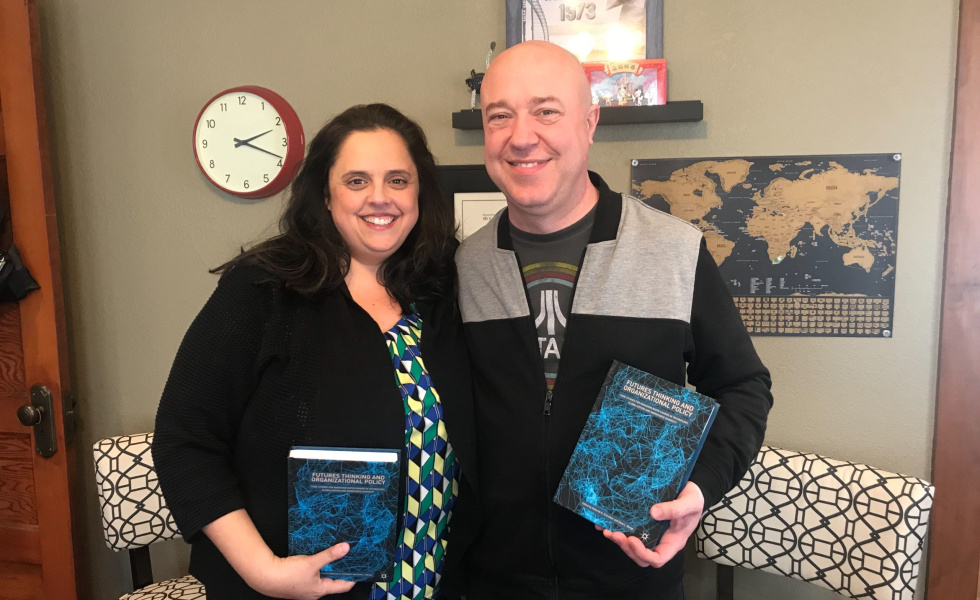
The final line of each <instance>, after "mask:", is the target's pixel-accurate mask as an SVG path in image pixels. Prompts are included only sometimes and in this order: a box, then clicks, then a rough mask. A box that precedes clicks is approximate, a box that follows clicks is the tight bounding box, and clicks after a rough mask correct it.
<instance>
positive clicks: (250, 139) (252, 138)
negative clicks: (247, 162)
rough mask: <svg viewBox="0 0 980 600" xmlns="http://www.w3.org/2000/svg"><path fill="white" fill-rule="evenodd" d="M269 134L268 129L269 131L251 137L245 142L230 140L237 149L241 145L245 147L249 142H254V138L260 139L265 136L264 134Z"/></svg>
mask: <svg viewBox="0 0 980 600" xmlns="http://www.w3.org/2000/svg"><path fill="white" fill-rule="evenodd" d="M271 132H272V130H271V129H270V130H269V131H266V132H263V133H260V134H259V135H253V136H252V137H250V138H248V139H247V140H240V139H238V138H232V139H234V140H235V147H236V148H237V147H239V146H241V145H243V144H244V145H246V146H248V145H249V142H251V141H252V140H254V139H256V138H260V137H262V136H263V135H265V134H266V133H271Z"/></svg>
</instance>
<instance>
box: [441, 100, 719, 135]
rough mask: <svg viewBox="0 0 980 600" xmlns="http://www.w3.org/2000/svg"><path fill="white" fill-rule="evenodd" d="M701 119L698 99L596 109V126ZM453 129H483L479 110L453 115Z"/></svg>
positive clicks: (701, 109) (679, 121)
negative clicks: (597, 118)
mask: <svg viewBox="0 0 980 600" xmlns="http://www.w3.org/2000/svg"><path fill="white" fill-rule="evenodd" d="M702 119H704V105H703V104H701V101H700V100H682V101H679V102H668V103H667V104H661V105H659V106H606V107H603V108H600V109H599V125H635V124H641V123H683V122H696V121H701V120H702ZM453 129H464V130H468V129H483V113H482V112H481V111H480V109H476V110H461V111H459V112H454V113H453Z"/></svg>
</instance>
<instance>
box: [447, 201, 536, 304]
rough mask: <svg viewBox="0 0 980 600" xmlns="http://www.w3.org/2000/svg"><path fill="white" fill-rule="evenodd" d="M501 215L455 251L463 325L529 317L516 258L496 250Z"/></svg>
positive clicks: (506, 251) (508, 251)
mask: <svg viewBox="0 0 980 600" xmlns="http://www.w3.org/2000/svg"><path fill="white" fill-rule="evenodd" d="M502 214H503V211H500V212H498V213H497V214H496V215H495V216H494V217H493V219H491V220H490V222H489V223H487V224H486V225H484V226H483V227H481V228H480V229H479V230H478V231H477V232H476V233H474V234H473V235H471V236H470V237H468V238H466V239H465V240H464V241H463V243H462V244H460V246H459V249H458V250H457V251H456V270H457V271H458V272H459V308H460V312H461V313H462V315H463V322H464V323H474V322H480V321H493V320H496V319H514V318H518V317H526V316H528V315H530V314H531V311H530V308H528V304H527V298H526V296H525V293H524V280H523V279H522V278H521V269H520V265H519V264H518V262H517V255H516V254H515V253H514V252H513V251H510V250H501V249H500V248H498V247H497V226H498V223H499V222H500V218H501V215H502ZM488 261H489V263H488Z"/></svg>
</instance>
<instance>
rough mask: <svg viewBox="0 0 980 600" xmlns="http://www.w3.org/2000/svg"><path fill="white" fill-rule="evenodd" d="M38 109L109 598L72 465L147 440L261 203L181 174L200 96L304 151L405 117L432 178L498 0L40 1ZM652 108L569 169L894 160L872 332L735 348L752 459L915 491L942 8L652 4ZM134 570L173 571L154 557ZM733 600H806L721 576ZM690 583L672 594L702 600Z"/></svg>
mask: <svg viewBox="0 0 980 600" xmlns="http://www.w3.org/2000/svg"><path fill="white" fill-rule="evenodd" d="M39 4H40V5H41V6H40V13H41V25H42V35H43V38H44V43H43V57H44V66H45V69H46V78H45V79H46V81H45V83H46V86H47V95H48V100H47V105H48V117H49V124H50V130H51V134H52V138H53V140H52V141H53V145H52V148H53V161H54V172H55V177H56V179H55V186H56V194H57V197H58V207H59V211H60V214H59V217H60V220H61V230H62V238H61V241H62V250H63V260H64V268H65V273H64V275H65V282H66V293H67V304H68V310H69V315H68V316H69V323H70V335H71V349H72V354H71V358H72V363H73V371H74V383H75V390H76V395H77V396H78V398H79V401H80V403H81V411H82V418H83V427H84V429H83V431H82V434H81V448H80V451H81V454H83V455H84V458H85V461H84V471H83V480H84V482H85V485H84V490H83V492H84V498H83V507H82V510H81V511H80V514H81V515H82V518H83V519H84V520H85V522H86V525H87V527H86V532H87V540H86V546H87V548H88V550H89V557H88V558H87V559H86V560H85V561H84V562H83V568H85V569H86V570H87V571H88V572H89V573H90V577H91V579H92V580H93V583H91V585H90V590H89V597H90V598H97V599H103V598H110V597H116V596H117V595H118V594H120V593H122V592H123V591H125V590H127V587H126V586H127V578H128V561H127V559H126V557H125V556H124V555H116V554H113V553H112V552H110V551H109V550H107V549H106V548H105V546H104V545H103V543H102V540H101V533H100V527H99V517H98V513H97V507H96V502H95V499H94V495H95V490H94V484H93V477H92V475H91V472H92V471H91V469H92V465H91V458H90V455H89V452H88V450H87V448H89V447H90V446H91V444H92V442H93V441H94V440H96V439H98V438H100V437H104V436H109V435H117V434H122V433H132V432H140V431H147V430H149V429H151V427H152V424H153V417H154V412H155V410H156V404H157V401H158V398H159V395H160V391H161V389H162V387H163V384H164V381H165V379H166V376H167V373H168V370H169V367H170V363H171V361H172V359H173V356H174V353H175V351H176V349H177V345H178V344H179V342H180V339H181V337H182V335H183V333H184V331H185V329H186V328H187V326H188V324H189V323H190V320H191V319H192V318H193V317H194V315H195V314H196V313H197V311H198V310H199V309H200V307H201V305H202V304H203V302H204V300H205V299H206V298H207V296H208V295H209V293H210V292H211V290H212V289H213V288H214V285H215V281H216V280H215V277H214V276H212V275H209V274H208V273H207V269H208V268H209V267H213V266H215V265H217V264H219V263H221V262H222V261H224V260H226V259H227V258H229V257H231V256H232V255H233V254H234V253H235V251H236V249H237V248H238V247H239V245H240V244H242V243H247V242H249V241H251V240H254V239H256V238H257V237H259V236H262V235H265V234H267V233H268V232H269V231H270V229H269V226H270V224H272V223H273V221H274V220H275V218H276V215H277V213H278V211H279V209H280V206H281V198H270V199H267V200H263V201H253V202H242V201H236V200H233V199H232V198H230V197H229V196H226V195H223V194H221V193H219V192H217V191H216V189H215V188H213V187H212V186H211V185H209V184H208V183H207V182H206V181H205V179H204V178H203V176H202V175H201V174H200V172H199V171H198V169H197V167H196V166H195V164H194V159H193V156H192V152H191V144H190V140H191V128H192V126H193V122H194V119H195V117H196V115H197V112H198V111H199V110H200V108H201V106H202V105H203V104H204V102H205V101H206V100H208V99H209V98H210V97H211V96H212V95H213V94H215V93H216V92H218V91H220V90H222V89H225V88H228V87H231V86H235V85H240V84H259V85H264V86H267V87H270V88H272V89H274V90H276V91H278V92H279V93H280V94H282V95H283V96H285V97H286V98H287V99H288V100H289V101H290V102H291V103H292V105H293V106H294V108H295V109H296V111H297V112H298V113H299V115H300V118H301V119H302V121H303V124H304V127H305V128H306V131H307V133H308V135H312V133H314V132H315V131H316V130H317V129H318V128H319V127H320V125H322V124H323V123H324V122H325V121H326V120H327V119H328V118H329V117H330V116H331V115H333V114H335V113H337V112H339V111H340V110H342V109H343V108H345V107H347V106H348V105H350V104H352V103H357V102H367V101H377V100H380V101H386V102H390V103H392V104H394V105H396V106H398V107H400V108H401V109H403V110H404V111H405V112H407V113H408V114H410V115H411V116H413V117H415V118H416V119H418V120H419V121H420V122H421V123H422V125H423V126H424V127H425V129H426V131H427V132H428V133H429V135H430V140H431V144H432V148H433V150H434V152H435V154H436V156H437V157H438V158H439V159H440V161H441V162H442V163H444V164H452V163H474V162H480V161H481V160H482V134H481V133H479V132H457V131H455V130H453V129H451V127H450V113H451V112H452V111H454V110H458V109H460V108H463V107H465V106H468V102H469V98H468V91H467V90H466V87H465V85H464V84H463V79H465V78H466V77H467V75H468V73H469V70H470V69H471V68H473V67H478V66H480V65H481V64H482V62H483V57H484V55H485V52H486V48H487V44H488V42H489V41H490V40H496V41H497V43H498V45H499V46H501V47H502V46H503V45H504V10H503V0H495V1H486V0H482V1H476V0H467V1H465V2H463V1H459V0H438V1H436V0H429V1H426V2H419V1H417V0H416V1H408V0H359V1H358V2H339V1H338V0H332V1H329V0H308V1H292V0H291V1H288V2H280V3H272V2H267V1H265V2H260V1H256V0H249V1H243V0H235V1H232V0H212V1H209V2H191V1H189V0H182V1H175V2H107V1H105V0H40V1H39ZM666 4H667V6H666V34H665V37H666V40H665V47H666V53H667V59H668V61H669V65H670V72H669V73H670V75H669V97H670V98H671V99H675V100H682V99H700V100H702V101H703V102H704V105H705V120H704V121H703V122H701V123H696V124H676V125H646V126H628V127H606V128H603V127H600V129H599V132H598V134H597V136H596V137H597V144H596V146H595V149H594V151H593V157H592V166H593V168H594V169H596V170H598V171H599V172H601V173H602V174H603V175H604V176H605V177H606V179H607V180H608V181H609V182H610V183H611V184H612V185H613V186H614V187H615V188H618V189H621V190H625V189H626V188H627V186H628V179H629V159H632V158H656V157H696V156H728V155H732V156H741V155H746V156H752V155H779V154H832V153H859V152H901V153H902V154H903V156H904V160H903V163H902V164H903V169H902V170H903V172H902V188H901V213H900V214H901V217H900V222H899V236H898V239H899V245H898V249H899V250H898V256H899V261H898V273H897V290H896V297H897V300H896V303H895V327H894V330H895V336H894V337H893V338H891V339H846V338H845V339H820V338H799V339H777V338H756V343H757V347H758V349H759V351H760V353H761V355H762V357H763V359H764V360H765V361H766V363H767V364H768V365H769V367H770V368H771V369H772V372H773V379H774V382H775V383H774V393H775V396H776V406H775V409H774V410H773V413H772V416H771V419H770V427H769V435H768V442H769V443H771V444H775V445H781V446H785V447H790V448H796V449H804V450H810V451H817V452H822V453H825V454H829V455H831V456H834V457H838V458H844V459H852V460H858V461H864V462H869V463H872V464H875V465H878V466H880V467H883V468H887V469H891V470H896V471H900V472H905V473H909V474H912V475H917V476H925V477H928V476H929V464H930V455H931V446H932V428H933V395H934V388H935V376H934V373H935V370H936V353H937V339H938V319H939V298H940V283H941V276H940V272H941V264H942V250H943V231H944V216H945V210H946V208H945V207H946V181H947V177H948V160H947V157H948V154H949V135H950V121H951V104H952V89H953V64H954V56H955V52H954V40H955V27H956V19H957V15H956V6H957V4H958V2H956V1H955V0H933V1H931V2H928V3H926V2H921V1H919V0H893V1H892V2H887V3H882V2H873V1H870V0H824V1H823V2H818V3H813V2H800V1H798V0H796V1H787V2H770V1H762V0H740V1H739V2H731V1H725V0H685V1H683V2H674V1H668V2H667V3H666ZM154 554H155V556H156V557H157V558H158V559H159V562H158V563H157V564H158V569H157V570H158V574H159V575H172V574H175V573H178V572H180V569H182V568H185V566H186V550H185V548H184V546H183V545H182V544H178V543H175V544H173V545H170V546H165V547H163V548H160V549H155V552H154ZM738 579H739V586H740V587H741V588H743V589H745V591H746V596H745V597H753V598H773V599H775V598H787V597H793V598H825V597H827V596H828V595H827V594H824V593H823V592H822V591H821V590H818V589H817V588H815V587H813V586H809V585H807V584H802V583H798V582H792V581H781V580H779V579H778V578H776V577H773V576H769V575H765V574H753V573H744V572H740V573H739V574H738ZM712 585H713V580H712V575H711V570H710V569H709V568H708V567H707V566H706V565H705V564H703V563H701V564H694V565H692V567H691V575H690V576H689V597H690V598H691V599H692V600H698V599H701V598H707V597H709V595H708V592H709V591H710V589H711V587H712Z"/></svg>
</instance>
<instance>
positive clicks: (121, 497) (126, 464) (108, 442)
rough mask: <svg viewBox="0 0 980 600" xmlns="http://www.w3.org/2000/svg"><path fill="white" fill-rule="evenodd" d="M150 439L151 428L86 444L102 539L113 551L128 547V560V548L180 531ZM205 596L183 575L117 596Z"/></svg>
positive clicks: (146, 599)
mask: <svg viewBox="0 0 980 600" xmlns="http://www.w3.org/2000/svg"><path fill="white" fill-rule="evenodd" d="M152 444H153V434H152V433H137V434H134V435H120V436H116V437H111V438H106V439H104V440H99V441H98V442H96V443H95V445H94V446H93V447H92V452H93V454H94V455H95V484H96V486H97V487H98V489H99V504H100V505H101V506H102V533H103V534H104V536H105V543H106V545H107V546H109V548H111V549H113V550H115V551H117V552H118V551H119V550H129V551H130V561H131V562H132V561H133V556H134V551H142V552H145V550H141V549H142V548H145V547H146V546H149V545H150V544H152V543H154V542H162V541H164V540H172V539H175V538H179V537H180V531H178V530H177V525H176V523H174V518H173V517H172V516H171V515H170V509H168V508H167V503H166V502H165V501H164V499H163V493H162V492H161V491H160V482H159V481H158V480H157V472H156V469H154V468H153V456H152V455H151V454H150V446H151V445H152ZM148 556H149V555H147V564H149V558H148ZM131 566H132V565H131ZM133 572H134V578H133V579H134V581H135V580H136V576H135V573H136V571H135V570H134V571H133ZM147 573H149V571H147ZM146 577H147V579H149V575H146ZM205 599H206V596H205V593H204V585H203V584H202V583H201V582H200V581H198V580H197V579H196V578H195V577H194V576H192V575H185V576H183V577H178V578H177V579H168V580H166V581H161V582H159V583H151V584H149V585H146V586H143V587H142V588H140V589H138V590H136V591H135V592H133V593H131V594H126V595H125V596H122V597H121V598H120V599H119V600H205Z"/></svg>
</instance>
